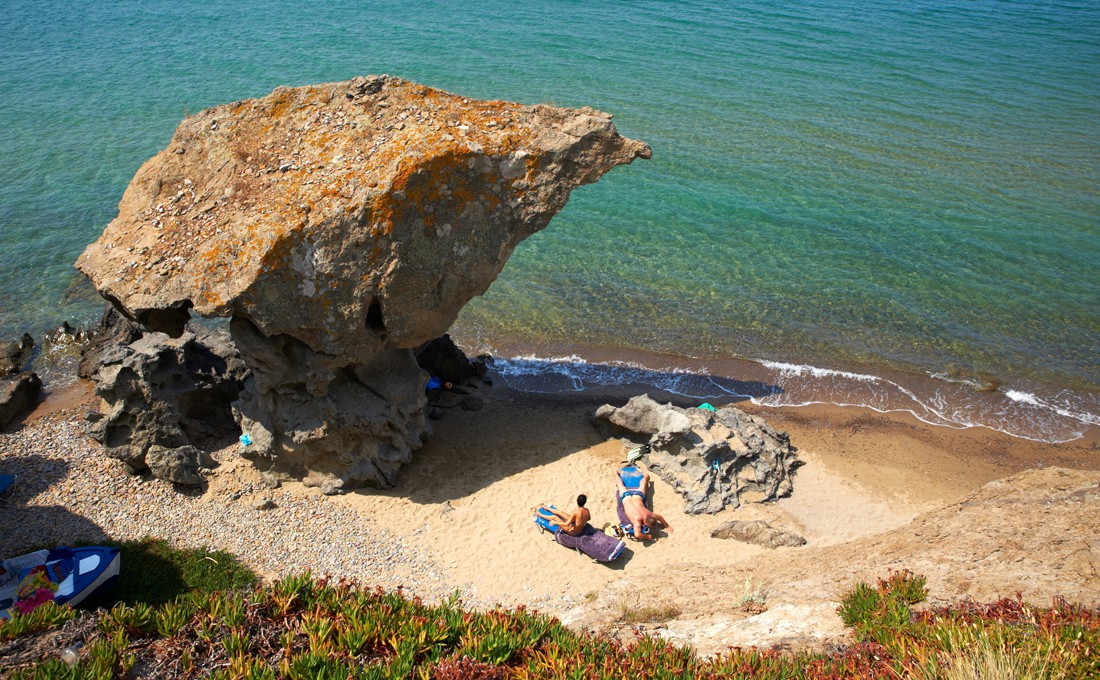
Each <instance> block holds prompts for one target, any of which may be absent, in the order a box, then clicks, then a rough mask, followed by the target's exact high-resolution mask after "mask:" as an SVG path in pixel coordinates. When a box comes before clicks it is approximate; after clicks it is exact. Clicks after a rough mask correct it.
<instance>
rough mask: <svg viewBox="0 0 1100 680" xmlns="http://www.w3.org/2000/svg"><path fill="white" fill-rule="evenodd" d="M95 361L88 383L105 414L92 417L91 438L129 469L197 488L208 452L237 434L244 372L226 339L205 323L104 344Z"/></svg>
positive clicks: (208, 463)
mask: <svg viewBox="0 0 1100 680" xmlns="http://www.w3.org/2000/svg"><path fill="white" fill-rule="evenodd" d="M121 326H123V330H122V331H120V332H122V333H123V337H126V336H127V335H128V334H127V333H125V324H121ZM116 328H117V327H116ZM96 356H97V357H98V362H99V363H98V365H97V367H96V369H95V371H94V373H93V374H92V375H91V378H92V380H94V381H95V394H96V396H97V397H99V398H100V399H102V400H103V404H104V406H105V410H104V411H103V412H101V413H97V414H95V415H94V416H93V417H92V427H91V434H92V436H93V437H94V438H95V439H96V440H97V441H99V442H100V443H101V444H102V445H103V446H104V447H105V448H106V450H107V454H108V455H109V456H111V457H113V458H118V459H119V460H122V461H123V462H125V463H126V464H127V465H128V466H130V469H131V470H132V471H134V472H145V471H147V470H148V471H150V472H151V473H152V474H153V476H155V477H157V478H159V479H163V480H165V481H169V482H173V483H176V484H181V485H184V486H199V485H201V484H202V483H203V477H202V475H201V474H200V472H199V469H200V468H203V467H210V466H211V460H210V458H209V455H208V454H207V453H206V451H205V449H206V448H211V447H216V446H217V445H218V444H219V443H222V444H224V440H225V438H226V435H227V434H232V433H235V432H236V430H237V426H236V423H235V422H234V420H233V413H232V409H231V405H232V403H233V401H234V400H236V399H237V397H238V396H239V393H240V389H241V386H242V384H243V382H244V379H245V377H246V376H247V373H248V370H247V368H246V367H245V365H244V362H242V361H241V359H240V358H239V356H238V354H237V351H236V349H235V348H234V347H233V344H232V343H231V342H230V341H229V336H228V334H227V333H225V332H224V331H212V330H210V329H207V328H204V327H202V326H193V327H192V326H189V327H188V329H187V330H186V331H184V333H183V334H182V335H181V336H180V337H178V338H171V337H169V336H167V335H165V334H164V333H146V334H144V335H143V336H142V337H140V338H138V339H137V340H134V341H133V342H132V343H130V344H123V343H120V342H109V343H105V344H104V345H102V346H100V348H99V350H98V352H97V354H96Z"/></svg>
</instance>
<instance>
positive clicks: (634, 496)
mask: <svg viewBox="0 0 1100 680" xmlns="http://www.w3.org/2000/svg"><path fill="white" fill-rule="evenodd" d="M648 488H649V473H648V472H646V471H644V470H643V471H642V479H641V481H640V482H639V483H638V486H636V487H634V486H632V487H627V486H626V485H625V484H623V478H622V476H621V475H620V474H619V473H618V471H616V472H615V489H616V491H617V492H618V494H619V502H620V503H622V506H623V512H625V513H626V516H627V517H628V518H629V519H630V524H631V525H632V526H631V530H632V531H631V534H632V535H633V537H634V538H635V539H637V540H640V541H649V540H652V539H653V538H654V536H653V533H652V532H651V531H646V528H649V529H653V528H654V527H663V528H665V529H668V530H669V531H672V526H671V525H669V523H668V520H666V519H665V518H664V517H661V516H660V515H658V514H657V513H655V512H653V511H652V510H650V509H649V508H647V507H646V504H645V493H646V489H648ZM631 534H628V535H631Z"/></svg>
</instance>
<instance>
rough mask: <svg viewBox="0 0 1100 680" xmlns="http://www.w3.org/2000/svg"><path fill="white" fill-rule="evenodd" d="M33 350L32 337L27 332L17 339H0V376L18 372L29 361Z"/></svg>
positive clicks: (3, 376) (5, 376) (4, 376)
mask: <svg viewBox="0 0 1100 680" xmlns="http://www.w3.org/2000/svg"><path fill="white" fill-rule="evenodd" d="M33 350H34V338H32V337H31V336H30V335H28V334H27V333H24V334H23V337H22V338H20V339H19V340H18V341H13V340H0V378H7V377H10V376H13V375H15V374H16V373H19V372H20V371H22V370H23V369H24V368H26V366H27V363H28V362H30V358H31V352H32V351H33Z"/></svg>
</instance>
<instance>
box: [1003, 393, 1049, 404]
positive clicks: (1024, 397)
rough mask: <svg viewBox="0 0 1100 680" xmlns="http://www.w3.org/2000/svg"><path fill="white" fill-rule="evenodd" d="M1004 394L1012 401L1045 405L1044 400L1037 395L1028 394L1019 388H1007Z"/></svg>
mask: <svg viewBox="0 0 1100 680" xmlns="http://www.w3.org/2000/svg"><path fill="white" fill-rule="evenodd" d="M1004 395H1005V396H1006V397H1008V398H1009V399H1011V400H1012V401H1016V402H1019V403H1021V404H1031V405H1032V406H1044V404H1043V402H1041V401H1040V400H1039V398H1038V397H1036V396H1035V395H1034V394H1028V393H1027V392H1020V391H1019V390H1005V391H1004Z"/></svg>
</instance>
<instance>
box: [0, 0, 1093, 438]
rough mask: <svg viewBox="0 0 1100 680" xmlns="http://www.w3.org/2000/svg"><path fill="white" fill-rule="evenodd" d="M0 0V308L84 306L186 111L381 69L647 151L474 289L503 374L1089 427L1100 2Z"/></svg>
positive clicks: (968, 420) (540, 383)
mask: <svg viewBox="0 0 1100 680" xmlns="http://www.w3.org/2000/svg"><path fill="white" fill-rule="evenodd" d="M0 9H2V10H3V12H2V14H3V21H0V158H2V159H3V162H2V163H0V288H2V289H3V291H4V293H5V296H4V300H5V301H4V303H3V306H2V308H0V335H5V336H7V335H11V334H13V333H16V332H19V331H23V330H29V331H31V332H32V333H39V332H41V331H42V330H44V329H46V328H49V327H50V326H54V325H57V324H58V323H60V321H62V320H69V321H70V322H78V323H79V322H86V321H88V320H90V319H93V318H94V317H95V316H96V315H97V314H98V311H99V309H100V306H101V305H100V303H99V302H98V301H97V300H95V299H92V298H91V297H90V296H89V295H88V293H87V289H86V287H84V286H82V285H80V284H79V282H78V281H77V279H76V278H75V276H74V271H73V269H72V262H73V261H74V260H75V258H76V257H77V255H79V253H80V252H81V251H82V249H83V247H84V246H85V245H86V244H87V243H88V242H90V241H92V240H94V239H95V238H96V237H97V236H98V234H99V232H100V230H101V229H102V228H103V226H104V225H105V224H106V223H107V222H108V221H110V219H112V218H113V217H114V215H115V212H116V205H117V202H118V200H119V198H120V197H121V195H122V192H123V190H124V189H125V186H126V184H127V182H128V181H129V179H130V177H131V176H132V175H133V173H134V171H135V170H136V169H137V168H138V166H139V165H140V164H141V163H142V162H143V161H144V160H146V159H147V158H148V157H149V156H151V155H153V154H154V153H156V152H157V151H158V150H160V149H161V148H163V147H164V146H166V145H167V143H168V140H169V138H170V136H171V134H172V131H173V130H174V128H175V126H176V125H177V124H178V122H179V121H180V119H181V118H182V117H183V116H184V115H185V114H186V113H188V112H192V113H193V112H195V111H198V110H200V109H202V108H205V107H207V106H211V105H214V104H218V103H222V102H228V101H234V100H238V99H243V98H247V97H253V96H260V95H263V94H266V93H267V92H269V91H270V90H272V89H273V88H274V87H276V86H278V85H301V84H306V83H311V82H323V81H334V80H344V79H347V78H350V77H352V76H355V75H362V74H368V73H389V74H393V75H400V76H402V77H406V78H410V79H412V80H416V81H419V82H423V83H426V84H429V85H432V86H435V87H440V88H443V89H447V90H451V91H455V92H460V93H463V94H467V95H470V96H474V97H483V98H495V99H510V100H517V101H524V102H531V103H535V102H541V101H548V102H553V103H556V104H560V105H567V106H581V105H591V106H594V107H596V108H600V109H603V110H606V111H609V112H611V113H613V114H614V115H615V120H616V122H617V125H618V126H619V129H620V131H621V132H622V133H623V134H625V135H628V136H631V137H636V138H639V139H643V140H645V141H647V142H648V143H649V144H650V145H651V146H652V147H653V151H654V155H653V159H652V160H649V161H638V162H636V163H635V164H634V165H632V166H629V167H627V168H620V169H617V170H615V171H613V172H612V173H611V174H610V175H608V176H606V177H605V178H604V179H602V180H601V181H600V182H599V183H598V184H596V185H593V186H590V187H584V188H582V189H579V190H578V191H576V192H575V193H574V195H573V198H572V199H571V201H570V203H569V205H568V206H567V207H566V209H565V210H564V211H563V212H562V213H561V214H560V215H559V216H558V217H557V218H555V220H554V221H553V223H552V224H551V226H550V228H549V229H547V230H546V231H544V232H541V233H539V234H537V235H535V236H534V237H532V238H530V239H528V240H527V241H525V242H524V243H523V244H521V246H520V247H519V248H518V249H517V250H516V252H515V255H514V256H513V257H512V259H511V261H510V262H509V264H508V266H507V267H506V269H505V271H504V273H503V274H502V275H501V277H500V279H499V280H498V281H497V282H496V283H495V284H494V285H493V287H492V288H491V289H490V290H489V292H488V293H487V294H486V295H485V296H484V297H483V298H480V299H477V300H475V301H473V302H472V303H471V304H470V305H469V306H468V307H467V308H466V309H465V310H464V311H463V313H462V316H461V317H460V319H459V321H458V323H457V324H456V326H455V328H454V330H453V333H452V334H453V335H454V336H455V337H456V339H458V340H459V341H460V342H461V343H462V344H464V345H465V346H466V347H467V348H469V349H472V350H474V351H479V350H492V351H496V352H497V353H503V354H505V355H506V356H510V357H513V360H512V361H510V362H506V363H504V364H502V370H503V371H504V372H505V373H506V375H507V376H508V377H509V379H510V380H512V381H513V382H514V383H515V384H517V385H526V386H528V387H529V388H531V389H574V388H576V387H578V386H581V385H584V384H588V383H592V382H606V381H623V380H628V379H629V380H640V381H642V382H648V383H651V384H653V383H660V384H662V385H664V386H665V387H666V388H669V389H672V390H673V391H677V392H679V393H682V394H685V395H688V396H692V397H700V398H704V397H705V398H715V397H719V396H729V395H732V394H745V393H748V395H749V396H753V397H754V398H756V399H757V400H759V401H763V402H766V403H776V404H780V403H784V404H790V403H806V402H811V401H826V402H835V403H861V404H866V405H870V406H873V407H875V408H880V409H883V410H888V409H905V410H910V411H912V412H914V413H915V414H917V415H918V417H921V418H923V419H925V420H928V421H929V422H936V423H940V424H944V425H953V426H962V425H971V424H984V425H988V426H991V427H995V428H997V429H1000V430H1003V431H1006V432H1010V433H1012V434H1016V435H1019V436H1025V437H1031V438H1035V439H1044V440H1065V439H1071V438H1073V437H1075V436H1077V435H1078V433H1080V432H1082V431H1083V430H1084V429H1086V428H1087V427H1088V426H1090V425H1093V426H1094V425H1097V424H1100V361H1098V360H1097V357H1098V356H1100V4H1098V3H1096V2H1085V1H1082V2H1028V1H1024V0H1014V1H1003V2H1001V1H993V0H971V1H961V0H960V1H952V0H943V1H935V2H925V1H918V2H910V3H898V2H894V1H893V0H890V1H881V2H877V1H873V0H872V1H858V2H857V1H842V0H825V1H822V2H814V3H799V2H778V1H775V2H772V1H756V2H743V3H729V2H717V1H714V2H709V1H682V2H673V1H664V2H656V1H650V2H645V1H642V2H612V1H608V2H600V3H594V2H584V1H580V0H577V1H544V2H539V3H526V2H514V1H513V2H482V3H453V2H442V1H433V2H412V1H405V2H371V3H364V2H325V3H301V2H283V1H279V0H268V1H266V2H252V1H248V0H239V1H234V2H229V1H227V0H207V1H205V2H202V3H198V2H180V1H177V2H162V1H159V0H143V1H136V0H135V1H130V2H95V3H69V2H23V1H17V0H0ZM649 352H652V353H657V354H651V353H649ZM562 356H568V357H573V359H571V360H569V361H563V360H559V359H557V357H562ZM609 356H615V357H618V358H619V359H621V360H623V361H625V363H626V365H623V361H619V362H611V363H612V364H613V365H611V366H605V365H602V364H600V365H597V363H596V358H598V357H609ZM739 359H747V360H751V361H750V362H748V363H744V362H741V361H739ZM586 360H587V361H586ZM604 363H606V362H604ZM645 369H657V370H658V372H656V373H647V372H645ZM685 371H686V372H687V373H684V372H685ZM696 373H705V374H709V375H712V376H716V377H715V378H714V379H703V378H697V377H694V374H696ZM532 374H535V375H536V376H537V379H533V378H532V377H531V375H532ZM979 387H984V388H986V389H985V390H984V391H983V390H979V389H977V388H979Z"/></svg>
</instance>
